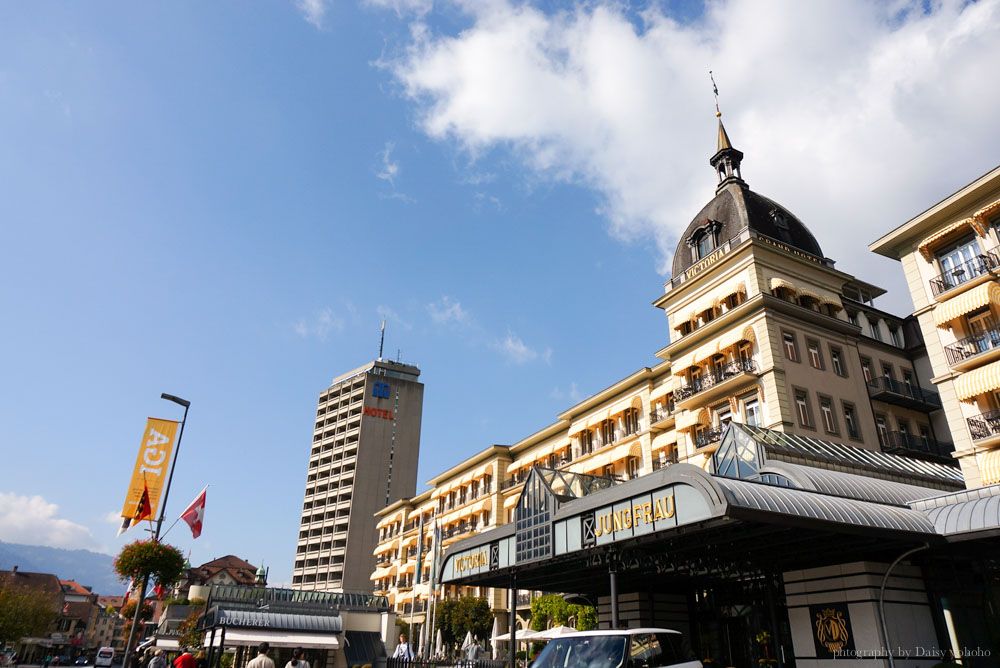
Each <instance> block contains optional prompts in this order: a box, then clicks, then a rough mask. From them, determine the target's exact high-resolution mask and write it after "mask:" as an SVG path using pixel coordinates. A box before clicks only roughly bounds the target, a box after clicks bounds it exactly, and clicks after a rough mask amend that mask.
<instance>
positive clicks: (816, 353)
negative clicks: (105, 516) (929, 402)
mask: <svg viewBox="0 0 1000 668" xmlns="http://www.w3.org/2000/svg"><path fill="white" fill-rule="evenodd" d="M781 339H782V346H783V348H784V351H785V357H786V358H787V359H788V360H789V361H792V362H800V361H802V358H801V357H800V356H799V347H798V341H797V339H796V336H795V334H793V333H792V332H789V331H784V330H783V331H782V332H781ZM828 347H829V350H830V366H831V367H832V368H833V371H834V373H836V374H837V375H838V376H841V377H843V378H847V375H848V374H847V365H846V363H845V360H844V353H843V350H842V349H841V348H839V347H837V346H834V345H829V346H828ZM806 351H807V352H808V359H809V364H810V365H811V366H812V367H813V368H814V369H819V370H821V371H822V370H824V369H825V368H826V365H825V364H824V361H823V354H822V352H821V349H820V343H819V341H816V340H815V339H808V338H807V339H806ZM879 365H880V370H881V371H882V375H883V376H885V377H886V378H889V379H890V380H895V379H896V374H895V371H894V368H893V366H892V364H891V363H889V362H885V361H882V360H879ZM861 372H862V373H863V374H864V377H865V382H866V383H869V384H870V383H871V382H872V379H873V378H874V377H875V376H874V373H873V369H872V360H871V358H870V357H864V356H863V357H861ZM901 375H902V381H903V382H904V383H905V384H906V385H910V386H914V385H915V384H916V381H915V379H914V375H913V372H912V371H910V370H909V369H901Z"/></svg>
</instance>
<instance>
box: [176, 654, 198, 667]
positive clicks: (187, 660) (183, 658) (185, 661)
mask: <svg viewBox="0 0 1000 668" xmlns="http://www.w3.org/2000/svg"><path fill="white" fill-rule="evenodd" d="M174 668H198V662H197V661H196V660H195V658H194V655H193V654H191V650H189V649H185V650H184V652H183V653H182V654H181V655H180V656H179V657H177V658H176V659H174Z"/></svg>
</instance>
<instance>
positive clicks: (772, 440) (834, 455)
mask: <svg viewBox="0 0 1000 668" xmlns="http://www.w3.org/2000/svg"><path fill="white" fill-rule="evenodd" d="M731 428H732V429H735V430H739V431H742V432H744V433H745V434H748V435H750V436H751V437H753V439H754V440H755V441H756V442H757V443H758V444H759V447H760V448H761V450H762V452H761V454H762V455H763V457H762V459H763V460H767V459H776V460H784V461H791V462H794V461H802V460H806V461H807V462H808V463H809V464H811V465H813V466H815V465H817V464H819V465H820V466H822V467H823V468H833V469H834V470H843V471H849V472H854V473H860V474H862V475H873V474H874V475H875V476H878V477H885V478H887V479H898V480H905V479H914V478H915V479H919V480H924V481H928V482H933V483H935V484H938V485H942V486H944V487H950V488H954V489H958V488H964V487H965V481H964V479H963V478H962V472H961V470H960V469H959V468H958V467H957V466H949V465H947V464H938V463H936V462H927V461H923V460H921V459H913V458H910V457H902V456H900V455H891V454H888V453H885V452H880V451H878V450H868V449H867V448H859V447H857V446H853V445H844V444H843V443H834V442H833V441H825V440H823V439H819V438H812V437H809V436H801V435H799V434H790V433H785V432H781V431H773V430H770V429H764V428H762V427H754V426H751V425H745V424H737V423H731ZM720 450H721V446H720ZM728 477H736V476H728ZM740 477H742V476H740Z"/></svg>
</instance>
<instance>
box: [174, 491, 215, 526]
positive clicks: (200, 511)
mask: <svg viewBox="0 0 1000 668" xmlns="http://www.w3.org/2000/svg"><path fill="white" fill-rule="evenodd" d="M207 491H208V487H206V488H205V489H203V490H201V494H199V495H198V497H197V498H196V499H195V500H194V501H192V502H191V505H190V506H188V507H187V510H185V511H184V512H183V513H181V519H182V520H184V521H185V522H187V523H188V526H189V527H191V535H192V536H193V537H195V538H197V537H198V536H200V535H201V522H202V520H203V519H204V518H205V492H207Z"/></svg>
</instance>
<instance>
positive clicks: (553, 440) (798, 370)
mask: <svg viewBox="0 0 1000 668" xmlns="http://www.w3.org/2000/svg"><path fill="white" fill-rule="evenodd" d="M741 159H742V154H741V153H739V151H736V150H735V149H733V148H732V146H731V144H730V143H729V139H728V137H727V136H726V134H725V131H724V130H723V129H722V127H721V124H720V144H719V152H718V153H717V154H716V156H715V157H714V158H713V159H712V164H713V166H714V167H716V170H717V173H718V175H719V186H718V189H717V191H716V197H715V198H714V199H713V200H712V201H711V202H710V203H709V204H708V205H706V207H705V208H704V209H703V210H702V211H701V212H700V213H699V214H698V216H696V217H695V219H694V220H693V221H692V222H691V224H690V225H689V226H688V229H687V230H686V231H685V233H684V235H683V236H682V238H681V240H680V243H679V245H678V248H677V251H676V253H675V258H674V262H673V278H672V279H671V280H669V281H668V282H667V283H666V285H665V289H664V293H663V294H662V295H661V296H660V297H658V298H657V299H656V300H655V301H654V302H653V304H654V306H656V307H657V308H660V309H662V310H663V311H664V313H665V315H666V317H667V325H668V328H669V340H670V342H669V343H668V345H666V346H665V347H664V348H662V349H661V350H659V351H658V352H656V357H657V358H659V360H660V361H659V362H658V363H657V364H656V365H654V366H650V367H644V368H642V369H639V370H638V371H636V372H634V373H632V374H630V375H628V376H627V377H625V378H623V379H622V380H620V381H618V382H617V383H615V384H613V385H611V386H609V387H607V388H605V389H604V390H601V391H600V392H598V393H596V394H594V395H593V396H591V397H589V398H587V399H585V400H584V401H582V402H580V403H578V404H577V405H575V406H573V407H571V408H570V409H568V410H567V411H565V412H563V413H561V414H559V415H558V416H557V420H556V421H555V422H553V423H552V424H550V425H549V426H547V427H545V428H544V429H541V430H540V431H538V432H536V433H535V434H532V435H530V436H528V437H526V438H525V439H523V440H521V441H520V442H518V443H515V444H513V445H511V446H492V447H490V448H488V449H486V450H484V451H482V452H480V453H478V454H476V455H474V456H473V457H470V458H469V459H467V460H465V461H464V462H462V463H460V464H458V465H456V466H454V467H453V468H451V469H449V470H448V471H446V472H444V473H442V474H441V475H439V476H437V477H435V478H434V479H432V480H431V481H430V484H431V486H432V487H431V489H430V490H428V491H427V492H424V493H422V494H421V495H419V496H417V497H415V498H412V499H406V500H403V501H400V502H398V503H396V504H394V505H392V506H389V507H387V508H385V509H384V510H382V511H380V512H379V513H377V515H376V517H377V526H378V529H379V532H380V533H379V542H378V547H377V548H376V555H377V558H378V568H377V569H376V570H375V571H374V572H373V573H372V575H371V578H372V580H373V581H374V582H375V583H376V586H375V589H376V592H378V593H383V594H387V595H388V596H389V597H390V600H392V601H393V602H394V604H395V607H396V609H397V611H399V612H400V613H403V614H404V615H405V614H406V613H407V612H409V611H410V610H411V609H413V610H415V611H417V613H418V614H417V616H415V617H414V621H415V622H417V623H420V622H422V621H423V618H422V615H420V614H419V613H422V612H423V610H424V609H425V608H426V600H427V597H428V588H427V585H426V584H423V585H416V586H414V581H413V579H412V578H413V575H412V574H413V573H414V572H415V571H416V569H417V564H416V546H417V545H418V543H419V542H420V541H421V540H422V541H423V543H424V545H425V550H424V555H425V557H424V560H423V564H421V566H420V567H421V568H423V569H424V572H425V574H426V573H429V570H428V569H429V566H430V550H429V548H430V544H431V532H432V525H433V522H434V521H437V522H438V523H439V524H440V525H441V526H442V527H443V529H444V536H445V539H444V545H445V546H447V545H448V544H450V543H451V542H453V541H455V540H458V539H460V538H462V537H465V536H467V535H469V534H470V533H471V532H478V531H483V530H485V529H490V528H494V527H495V526H498V525H502V524H506V523H508V522H510V521H512V519H513V513H514V508H515V506H516V505H517V502H518V498H519V495H520V493H521V489H522V487H523V483H524V481H525V479H526V478H527V474H528V472H529V471H530V469H531V467H532V466H542V467H546V468H551V469H559V470H566V471H571V472H574V473H583V474H591V475H596V476H608V477H616V478H621V479H630V478H635V477H638V476H642V475H644V474H647V473H650V472H652V471H655V470H657V469H659V468H661V467H664V466H670V465H672V464H675V463H678V462H685V463H689V464H694V465H696V466H699V467H702V468H710V467H711V465H712V453H713V452H714V451H715V449H716V447H717V446H718V444H719V440H720V437H721V435H722V433H723V430H724V429H725V427H726V425H727V424H728V423H729V422H738V423H749V424H754V425H758V426H761V427H765V428H768V429H773V430H778V431H783V432H791V433H797V434H803V435H807V436H811V437H818V438H822V439H828V440H830V441H835V442H841V443H848V444H852V445H858V446H862V447H865V448H870V449H873V450H880V449H881V450H886V451H892V452H896V453H898V454H905V455H910V456H914V457H923V458H926V459H932V460H938V461H942V460H943V461H948V460H949V456H948V454H947V453H948V450H949V448H950V445H949V444H947V443H946V440H947V439H939V438H938V434H944V433H946V431H945V425H944V422H943V420H942V419H941V418H939V417H938V416H940V414H941V411H940V400H939V399H938V397H937V394H936V393H934V392H933V391H931V390H930V383H929V376H930V374H929V369H930V365H929V364H928V363H927V362H926V352H925V350H924V347H923V344H922V342H921V340H920V336H919V331H917V329H916V325H915V324H914V322H913V321H912V319H910V320H907V319H905V318H901V317H898V316H894V315H892V314H890V313H886V312H884V311H881V310H879V309H878V308H876V307H875V306H874V299H875V298H876V297H878V296H879V295H882V294H884V290H882V289H880V288H878V287H876V286H873V285H870V284H868V283H865V282H863V281H860V280H858V279H856V278H855V277H853V276H851V275H849V274H846V273H844V272H842V271H839V270H837V269H836V268H835V263H834V262H833V260H831V259H829V258H826V257H824V256H823V254H822V251H821V250H820V248H819V245H818V243H817V242H816V241H815V239H814V238H813V237H812V235H811V233H809V231H808V230H807V229H806V228H805V226H804V225H802V223H801V222H799V221H798V220H797V219H796V218H795V217H794V216H793V215H792V214H791V213H790V212H788V211H787V210H785V209H783V208H782V207H780V205H777V204H775V203H774V202H772V201H771V200H768V199H767V198H764V197H762V196H760V195H757V194H756V193H754V192H752V191H750V190H749V188H747V186H746V184H745V183H744V182H743V181H742V177H741V175H740V169H739V168H740V164H739V163H740V160H741ZM421 516H423V518H424V527H425V533H424V536H423V537H419V536H417V525H418V522H419V518H420V517H421ZM423 581H424V582H426V581H427V578H426V576H425V577H424V579H423ZM463 593H481V594H483V595H488V596H489V597H490V600H491V602H492V605H493V606H494V608H495V609H496V610H497V611H498V613H499V612H500V611H506V610H507V609H508V605H507V602H506V600H505V599H504V592H495V593H493V592H464V591H447V592H442V593H441V595H457V594H463ZM528 598H529V597H528V596H527V595H525V596H524V597H523V598H520V600H519V605H518V608H519V609H520V608H522V607H526V604H527V599H528ZM403 619H404V620H406V619H407V618H406V617H405V616H404V617H403Z"/></svg>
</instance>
